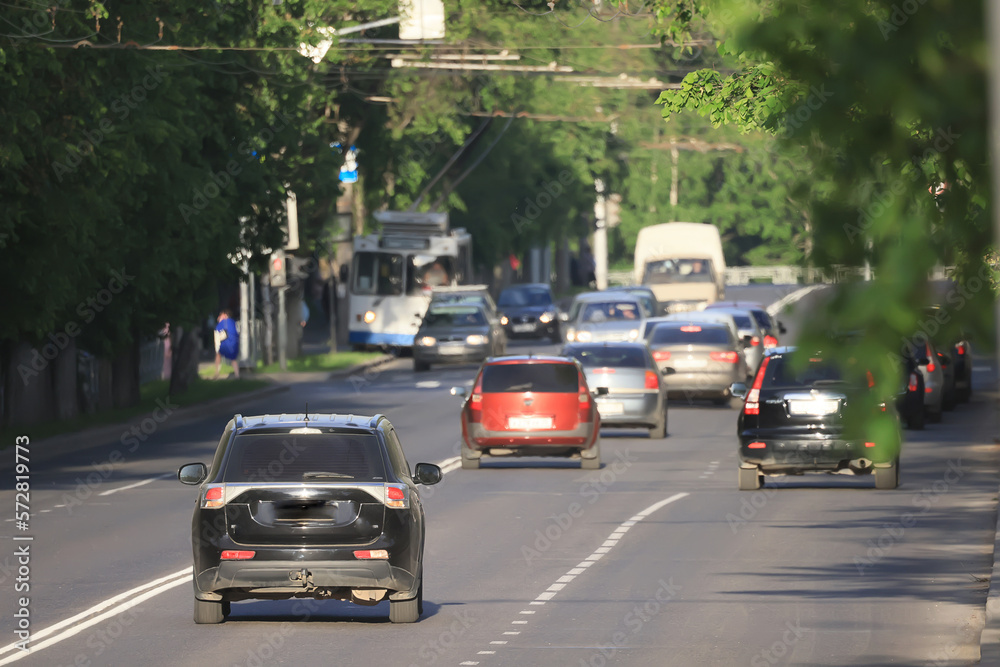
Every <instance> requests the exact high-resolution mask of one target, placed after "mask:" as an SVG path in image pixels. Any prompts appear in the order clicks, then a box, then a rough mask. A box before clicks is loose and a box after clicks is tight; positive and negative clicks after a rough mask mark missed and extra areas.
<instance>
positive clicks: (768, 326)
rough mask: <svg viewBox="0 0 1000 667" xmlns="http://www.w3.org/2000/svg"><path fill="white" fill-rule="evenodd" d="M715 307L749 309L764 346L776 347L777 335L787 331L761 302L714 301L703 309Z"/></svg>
mask: <svg viewBox="0 0 1000 667" xmlns="http://www.w3.org/2000/svg"><path fill="white" fill-rule="evenodd" d="M716 308H737V309H741V310H749V311H750V312H751V313H752V314H753V316H754V319H755V320H757V324H758V325H760V328H761V329H762V330H763V332H764V348H765V349H767V348H769V347H777V346H778V344H779V343H780V338H779V336H782V335H784V334H786V333H788V330H787V329H785V325H784V324H782V323H781V322H780V321H778V320H776V319H774V317H772V316H771V313H769V312H767V308H765V307H764V306H763V304H760V303H757V302H756V301H716V302H715V303H710V304H708V305H707V306H705V310H714V309H716Z"/></svg>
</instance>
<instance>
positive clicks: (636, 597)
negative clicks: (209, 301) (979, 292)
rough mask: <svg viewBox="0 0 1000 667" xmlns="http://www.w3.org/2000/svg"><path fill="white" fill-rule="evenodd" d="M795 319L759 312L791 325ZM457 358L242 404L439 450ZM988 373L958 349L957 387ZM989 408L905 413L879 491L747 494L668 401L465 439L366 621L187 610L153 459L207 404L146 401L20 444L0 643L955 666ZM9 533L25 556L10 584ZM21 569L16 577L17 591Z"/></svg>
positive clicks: (452, 418)
mask: <svg viewBox="0 0 1000 667" xmlns="http://www.w3.org/2000/svg"><path fill="white" fill-rule="evenodd" d="M741 290H746V293H745V294H743V295H741V297H742V298H756V299H759V300H765V302H767V301H770V300H775V299H777V298H780V296H781V295H782V294H781V293H780V292H781V290H780V288H773V287H770V286H768V287H763V288H754V287H749V288H741ZM775 290H776V291H775ZM787 291H788V290H785V292H787ZM732 296H734V295H733V294H730V298H732ZM796 312H801V311H796ZM799 316H800V315H795V314H794V313H793V314H792V315H786V316H784V317H783V318H782V319H784V320H785V321H786V322H785V323H786V324H788V325H790V328H791V326H793V325H794V324H795V322H793V321H789V318H790V317H799ZM511 348H512V350H513V349H523V350H527V349H532V350H534V351H536V352H545V351H554V350H555V347H554V346H551V345H543V344H534V343H522V342H518V343H514V344H513V345H512V346H511ZM474 372H475V366H472V365H469V366H461V367H454V368H447V369H437V368H435V369H434V370H432V371H431V372H428V373H420V374H414V373H413V372H412V369H411V362H410V360H407V359H400V360H397V361H395V362H393V363H391V364H389V365H388V366H386V367H384V368H382V369H380V370H378V371H373V372H369V373H367V374H359V375H357V376H354V377H352V378H345V379H342V380H338V381H336V382H331V383H309V384H300V385H296V386H294V387H293V388H292V389H291V391H289V392H286V393H284V394H281V395H279V396H278V397H275V398H270V399H267V400H265V401H260V402H257V403H251V404H248V405H247V406H246V407H245V409H244V410H243V412H244V414H254V413H261V412H272V413H275V412H300V411H301V410H302V409H303V408H304V405H305V402H306V401H308V402H309V408H310V411H336V412H352V413H356V414H373V413H375V412H384V413H386V414H388V415H389V416H390V419H391V420H392V421H393V423H394V424H395V425H396V427H397V430H398V432H399V433H400V434H401V438H402V439H403V445H404V447H405V449H406V451H407V453H408V458H409V460H410V463H411V464H415V463H417V462H418V461H430V462H443V461H448V460H450V459H452V458H453V457H455V456H456V455H457V452H458V449H457V446H458V442H457V436H458V412H459V401H458V400H457V399H456V398H455V397H453V396H450V395H449V393H448V389H449V387H451V386H453V385H457V384H458V385H460V384H465V385H468V384H469V383H471V381H472V377H473V375H474ZM988 379H989V378H988V377H987V375H986V373H985V371H984V370H982V369H981V370H980V371H977V376H976V381H977V386H980V387H982V386H985V384H986V382H987V380H988ZM988 414H989V406H988V405H987V402H986V398H985V397H984V396H983V395H982V394H977V395H974V397H973V401H972V403H970V404H968V405H962V406H959V407H958V408H957V409H956V410H955V412H952V413H947V414H946V415H945V419H944V422H943V423H942V424H933V425H928V427H927V429H926V430H925V431H923V432H919V433H916V434H914V433H912V432H911V433H908V435H909V441H908V443H907V445H906V447H905V449H904V453H903V457H902V486H901V487H900V488H899V489H897V490H895V491H875V490H874V488H873V487H874V480H873V479H872V478H870V477H853V476H850V475H813V476H803V477H781V478H770V479H769V482H768V484H767V486H766V487H765V488H764V489H761V490H759V491H757V492H753V493H749V492H739V491H737V490H736V469H737V459H736V452H735V446H734V443H735V422H736V410H735V409H734V408H732V409H727V408H719V407H715V406H710V405H708V404H704V405H701V404H695V405H682V404H680V403H678V404H674V405H673V406H672V407H671V411H670V419H669V424H670V426H669V429H670V436H669V438H668V439H667V440H666V441H652V440H649V439H648V437H647V436H646V435H645V434H644V433H642V432H639V431H629V430H618V431H615V430H606V431H604V433H603V434H602V454H603V459H604V464H605V465H604V467H603V468H602V469H601V470H600V471H587V472H584V471H582V470H580V468H579V463H574V462H568V461H561V460H546V459H521V460H517V459H515V460H502V461H498V460H493V459H489V460H487V462H486V463H485V464H484V465H483V467H482V468H481V469H480V470H476V471H466V470H461V469H458V470H451V471H450V472H448V473H447V474H446V475H445V478H444V480H443V481H442V483H441V484H439V485H437V486H435V487H429V488H428V489H427V490H426V492H425V493H424V494H423V496H424V498H425V507H426V511H427V515H428V526H429V532H428V537H427V546H426V553H425V570H426V571H425V614H424V616H423V617H422V618H421V620H420V622H418V623H416V624H412V625H392V624H390V623H389V622H388V620H387V617H388V607H387V604H386V603H382V604H380V605H377V606H374V607H359V606H354V605H350V604H347V603H341V602H336V601H324V602H313V601H307V600H302V601H249V602H241V603H235V604H234V605H233V613H232V616H231V619H230V620H229V621H227V622H226V623H224V624H222V625H218V626H196V625H195V624H194V623H193V621H192V619H191V606H192V602H191V598H192V595H191V588H190V587H191V583H190V566H191V554H190V518H191V510H192V507H193V504H194V502H195V497H196V492H195V490H194V489H192V488H191V487H185V486H182V485H180V484H179V483H178V482H176V480H174V479H173V474H174V472H175V471H176V469H177V467H178V466H179V465H181V464H182V463H186V462H190V461H199V460H200V461H208V460H209V459H210V456H211V454H212V452H213V451H214V449H215V446H216V444H217V442H218V438H219V436H220V435H221V431H222V428H223V426H224V425H225V422H226V420H227V419H228V417H229V416H231V415H223V414H220V415H218V416H216V417H212V418H206V419H204V420H202V421H199V422H197V423H192V424H188V425H184V426H177V427H172V426H171V423H170V417H169V416H168V417H166V418H165V419H164V420H163V421H162V422H161V423H155V422H154V421H150V422H148V423H149V424H152V432H151V433H150V434H149V435H146V434H145V433H143V434H142V435H143V437H144V438H145V439H144V440H139V439H138V438H137V439H136V440H135V441H132V440H128V439H127V438H126V439H125V441H124V442H123V441H122V440H120V439H119V440H116V441H114V442H109V443H92V445H91V446H85V445H87V443H81V445H82V446H85V448H84V449H82V450H81V451H80V452H79V453H78V454H76V455H74V456H71V457H63V458H60V459H58V460H46V457H45V454H44V452H41V451H37V452H34V451H33V452H32V453H31V456H32V458H33V459H34V460H35V461H36V463H33V464H32V466H31V473H30V475H31V479H30V484H31V496H30V506H31V521H30V526H29V529H28V530H26V531H19V530H17V529H16V525H15V523H14V522H13V521H12V520H8V517H4V516H2V515H0V589H2V590H3V591H4V595H3V596H2V606H0V614H2V619H0V636H3V637H4V638H5V639H8V640H9V641H10V642H13V641H15V640H16V637H15V634H14V631H15V629H16V628H17V625H18V620H19V619H18V617H16V616H15V614H16V613H17V610H18V609H19V608H20V606H21V605H20V604H19V600H18V598H20V597H30V600H29V601H28V604H27V609H28V610H29V613H30V617H29V618H30V628H31V631H32V633H33V635H32V637H33V639H32V642H31V645H32V647H33V649H32V651H31V652H30V653H24V652H22V651H20V650H18V649H17V648H16V647H14V646H13V645H12V644H11V645H6V646H4V647H3V648H0V665H2V664H7V662H8V661H14V660H17V661H19V662H20V663H21V664H24V665H46V666H52V665H140V664H156V665H197V666H201V665H208V664H213V665H248V666H253V665H274V664H278V665H314V664H315V665H342V664H343V665H346V664H365V665H372V666H375V667H380V666H383V665H384V666H387V667H388V666H394V667H398V666H403V667H406V666H408V665H475V664H478V665H484V666H486V665H536V664H547V665H567V666H569V665H573V666H575V665H593V666H595V667H599V666H601V665H650V666H662V665H685V666H686V665H737V664H745V665H751V667H757V666H760V665H779V664H780V665H790V664H823V665H846V664H850V665H884V664H902V665H951V664H969V663H970V662H972V661H974V660H975V659H976V658H977V657H978V643H979V630H980V628H981V624H982V620H983V615H984V610H983V605H984V601H985V596H986V590H987V582H986V581H984V577H986V576H987V575H988V572H989V570H990V567H991V565H992V560H993V555H992V550H993V539H994V521H995V517H996V506H997V501H996V494H997V487H998V469H997V468H998V467H997V457H996V454H995V449H996V447H995V445H993V444H992V443H993V436H994V434H995V433H996V426H997V425H996V424H995V423H992V420H990V419H988V418H987V417H988ZM141 421H142V420H137V422H136V423H137V424H139V423H141ZM147 430H149V429H147ZM140 433H142V431H140ZM28 434H29V435H30V430H29V431H28ZM41 447H42V444H38V448H41ZM4 454H5V456H10V457H13V455H14V453H13V450H12V449H11V448H8V449H5V450H4ZM14 482H15V480H14V473H13V472H12V471H11V470H10V469H9V464H8V463H6V462H5V463H4V466H3V468H2V472H0V489H2V490H0V498H2V501H0V506H3V507H7V508H9V509H8V513H9V517H11V518H12V517H13V516H14V502H15V495H14V494H15V491H14V488H13V486H14ZM14 535H17V536H21V537H23V536H31V537H33V540H32V541H30V542H27V541H21V542H15V541H14V540H13V539H12V538H13V536H14ZM25 544H29V545H30V563H29V567H30V574H29V575H28V576H27V579H28V581H26V582H24V581H22V582H18V579H19V578H21V579H24V578H25V577H24V574H23V572H22V573H21V574H20V575H19V573H18V569H17V568H18V558H17V556H16V555H15V550H16V549H17V548H19V547H23V546H24V545H25ZM23 583H28V584H30V591H28V592H26V593H25V592H17V590H16V588H15V587H16V586H18V585H21V584H23ZM101 605H103V606H101ZM129 605H132V606H129Z"/></svg>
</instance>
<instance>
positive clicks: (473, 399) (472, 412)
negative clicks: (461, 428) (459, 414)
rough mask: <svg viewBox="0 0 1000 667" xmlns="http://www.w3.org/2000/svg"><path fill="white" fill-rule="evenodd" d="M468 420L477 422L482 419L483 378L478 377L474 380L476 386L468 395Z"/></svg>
mask: <svg viewBox="0 0 1000 667" xmlns="http://www.w3.org/2000/svg"><path fill="white" fill-rule="evenodd" d="M469 421H470V422H472V423H473V424H479V423H482V421H483V380H482V377H480V378H479V379H478V380H476V386H475V387H474V388H473V390H472V396H470V397H469Z"/></svg>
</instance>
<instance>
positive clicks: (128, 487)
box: [97, 472, 176, 496]
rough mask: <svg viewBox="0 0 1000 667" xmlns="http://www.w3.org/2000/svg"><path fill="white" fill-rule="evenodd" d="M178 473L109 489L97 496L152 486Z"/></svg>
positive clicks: (170, 473)
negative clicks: (159, 480)
mask: <svg viewBox="0 0 1000 667" xmlns="http://www.w3.org/2000/svg"><path fill="white" fill-rule="evenodd" d="M175 474H176V473H172V472H168V473H165V474H163V475H157V476H156V477H150V478H149V479H144V480H142V481H141V482H135V483H134V484H128V485H126V486H119V487H118V488H116V489H108V490H107V491H101V492H100V493H98V494H97V495H99V496H110V495H111V494H112V493H118V492H119V491H128V490H129V489H134V488H136V487H137V486H143V485H145V484H150V483H152V482H155V481H156V480H158V479H166V478H168V477H173V476H174V475H175Z"/></svg>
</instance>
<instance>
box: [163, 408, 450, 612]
mask: <svg viewBox="0 0 1000 667" xmlns="http://www.w3.org/2000/svg"><path fill="white" fill-rule="evenodd" d="M177 476H178V478H179V479H180V481H181V482H183V483H184V484H192V485H194V484H200V485H201V488H200V490H199V493H198V502H197V505H196V506H195V510H194V519H193V521H192V526H191V529H192V530H191V539H192V546H193V548H194V598H195V599H194V621H195V623H221V622H222V621H223V620H224V619H225V617H226V616H227V615H228V614H229V609H230V603H231V602H233V601H237V600H246V599H255V598H258V599H272V600H273V599H288V598H293V597H307V598H319V599H329V598H332V599H338V600H349V601H351V602H354V603H356V604H362V605H375V604H378V603H379V602H380V601H381V600H383V599H385V598H386V597H388V598H389V620H390V621H392V622H393V623H413V622H414V621H416V620H417V619H418V618H419V617H420V614H421V612H422V611H423V610H422V606H423V603H422V601H423V586H422V585H421V584H422V581H423V551H424V512H423V507H422V506H421V504H420V496H419V494H418V493H417V487H416V485H417V484H436V483H437V482H439V481H440V480H441V469H440V468H439V467H438V466H436V465H434V464H431V463H418V464H417V467H416V469H415V471H414V473H413V474H412V475H411V474H410V466H409V464H408V463H407V462H406V457H405V456H404V455H403V448H402V447H401V446H400V443H399V438H398V437H397V435H396V432H395V430H394V429H393V427H392V424H390V423H389V420H388V419H386V417H385V416H384V415H375V416H374V417H359V416H356V415H317V414H309V415H305V414H298V415H280V416H279V415H263V416H256V417H243V416H241V415H236V416H235V417H233V419H232V420H231V421H230V422H229V424H228V425H227V426H226V429H225V432H224V433H223V434H222V440H221V441H220V442H219V447H218V449H217V450H216V452H215V458H214V459H213V460H212V464H211V467H210V468H206V466H205V465H204V464H203V463H189V464H187V465H185V466H182V467H181V468H180V470H178V472H177Z"/></svg>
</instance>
